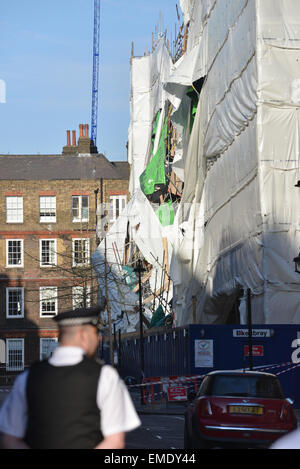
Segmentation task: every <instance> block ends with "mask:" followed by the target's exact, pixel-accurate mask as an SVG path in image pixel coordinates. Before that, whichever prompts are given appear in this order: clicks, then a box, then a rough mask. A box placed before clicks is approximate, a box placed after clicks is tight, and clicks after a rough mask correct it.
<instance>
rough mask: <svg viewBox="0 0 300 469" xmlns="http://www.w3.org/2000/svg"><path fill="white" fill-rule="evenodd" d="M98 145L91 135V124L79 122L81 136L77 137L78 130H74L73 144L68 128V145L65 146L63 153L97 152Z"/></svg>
mask: <svg viewBox="0 0 300 469" xmlns="http://www.w3.org/2000/svg"><path fill="white" fill-rule="evenodd" d="M97 153H98V150H97V147H96V146H95V145H94V142H93V141H92V140H91V139H90V137H89V124H79V137H78V139H77V136H76V130H72V145H71V131H70V130H67V145H66V146H65V147H63V154H69V155H78V154H97Z"/></svg>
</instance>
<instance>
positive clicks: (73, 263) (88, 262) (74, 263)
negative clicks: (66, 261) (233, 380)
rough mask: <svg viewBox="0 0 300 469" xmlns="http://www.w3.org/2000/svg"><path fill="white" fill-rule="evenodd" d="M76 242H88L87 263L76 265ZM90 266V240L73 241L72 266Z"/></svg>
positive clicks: (76, 239)
mask: <svg viewBox="0 0 300 469" xmlns="http://www.w3.org/2000/svg"><path fill="white" fill-rule="evenodd" d="M76 241H86V242H87V255H86V257H87V262H84V263H76V262H75V242H76ZM88 265H90V238H73V239H72V266H73V267H86V266H88Z"/></svg>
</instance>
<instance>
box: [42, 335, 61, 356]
mask: <svg viewBox="0 0 300 469" xmlns="http://www.w3.org/2000/svg"><path fill="white" fill-rule="evenodd" d="M47 340H48V341H49V340H51V342H55V343H56V346H55V347H54V348H53V350H55V348H56V347H57V345H58V339H57V338H56V337H40V361H42V360H46V359H47V358H49V357H50V356H51V355H47V356H46V354H43V342H45V341H47ZM53 350H52V352H53ZM52 352H51V353H52Z"/></svg>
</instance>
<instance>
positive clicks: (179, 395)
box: [168, 386, 187, 402]
mask: <svg viewBox="0 0 300 469" xmlns="http://www.w3.org/2000/svg"><path fill="white" fill-rule="evenodd" d="M168 400H169V401H170V402H179V401H186V400H187V388H186V387H185V386H169V387H168Z"/></svg>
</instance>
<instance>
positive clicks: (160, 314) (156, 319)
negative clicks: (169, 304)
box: [149, 305, 166, 327]
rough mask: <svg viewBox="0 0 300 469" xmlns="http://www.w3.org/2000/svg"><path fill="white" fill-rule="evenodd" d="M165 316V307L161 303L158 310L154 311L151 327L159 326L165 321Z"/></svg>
mask: <svg viewBox="0 0 300 469" xmlns="http://www.w3.org/2000/svg"><path fill="white" fill-rule="evenodd" d="M165 317H166V316H165V313H164V310H163V307H162V306H161V305H159V307H158V308H157V310H156V311H155V312H154V313H153V316H152V319H151V322H150V326H149V327H158V326H159V325H161V324H162V323H163V321H164V319H165Z"/></svg>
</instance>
